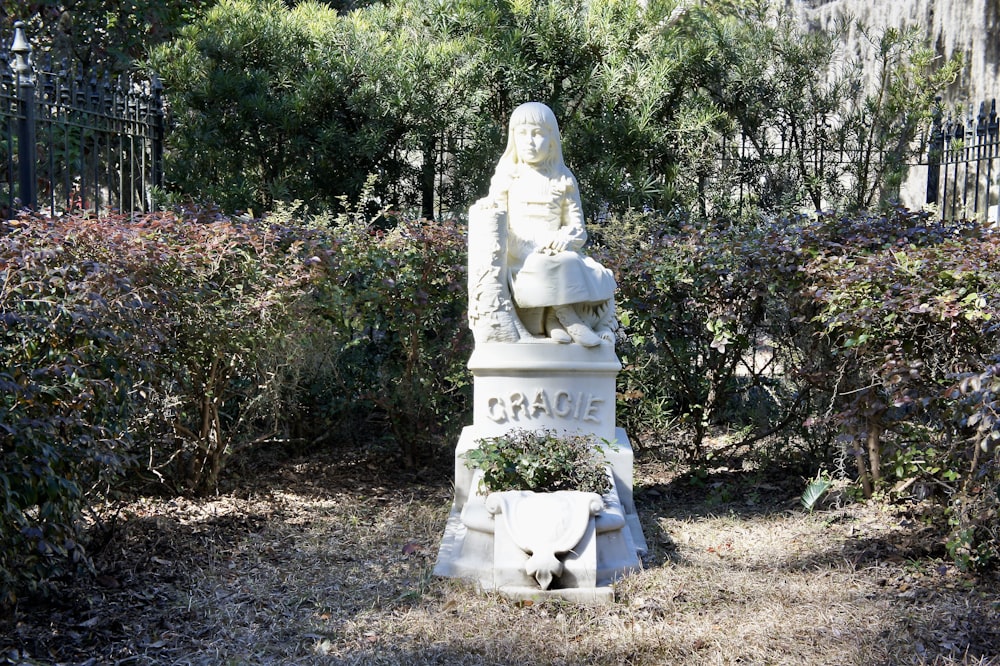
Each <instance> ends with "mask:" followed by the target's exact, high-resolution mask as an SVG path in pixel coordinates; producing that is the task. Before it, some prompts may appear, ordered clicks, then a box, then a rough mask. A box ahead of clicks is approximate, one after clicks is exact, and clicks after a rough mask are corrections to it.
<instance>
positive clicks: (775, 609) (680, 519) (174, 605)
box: [0, 452, 1000, 665]
mask: <svg viewBox="0 0 1000 666" xmlns="http://www.w3.org/2000/svg"><path fill="white" fill-rule="evenodd" d="M255 464H256V467H255V468H253V469H254V474H253V475H252V476H251V475H249V474H247V475H245V476H244V478H243V480H242V481H239V482H237V483H235V484H234V485H233V488H232V489H230V490H228V491H226V492H224V493H220V494H218V495H216V496H214V497H211V498H206V499H203V500H197V501H194V500H188V499H183V498H172V499H164V498H142V499H137V500H133V501H130V502H129V503H127V504H125V505H124V506H118V507H115V511H117V518H113V517H114V516H115V512H114V511H111V510H110V509H109V511H108V513H107V515H105V516H104V520H105V521H106V525H105V528H104V529H101V528H98V527H95V528H94V532H93V535H94V542H93V544H92V546H91V548H92V551H93V554H94V559H95V564H96V572H95V574H94V575H92V576H88V577H84V578H82V579H80V580H77V581H67V582H64V583H62V584H61V588H60V591H59V593H58V594H57V595H55V596H54V597H52V598H50V599H48V600H46V601H36V602H33V603H22V605H21V606H20V607H19V608H17V609H16V612H15V613H14V614H13V616H11V617H6V618H0V663H15V664H53V663H60V664H150V665H161V664H162V665H167V664H170V665H181V664H449V665H451V664H567V665H570V664H699V665H700V664H864V665H868V664H924V663H926V664H1000V585H998V579H997V578H996V577H995V576H982V577H974V576H970V575H966V574H962V573H960V572H959V571H957V570H956V569H955V568H954V567H953V566H952V565H950V564H949V563H948V561H947V560H946V559H943V555H944V553H943V550H942V548H941V542H940V529H939V527H937V526H935V525H934V524H928V522H927V519H926V518H922V517H921V515H922V514H921V512H920V511H919V509H920V507H919V506H917V505H910V506H896V507H889V506H886V505H880V504H875V503H873V504H869V505H864V506H862V505H849V506H846V507H841V508H827V509H825V510H822V511H817V512H815V513H812V514H809V513H806V512H804V511H803V510H802V509H801V507H799V506H798V503H797V494H798V493H799V492H800V491H801V488H802V480H801V479H799V478H781V477H775V476H774V475H771V476H770V477H769V476H768V475H766V474H762V473H756V474H719V475H714V476H709V477H707V478H704V479H699V480H698V481H699V482H698V483H692V481H691V477H689V476H682V475H679V474H678V472H677V471H676V466H670V465H665V464H662V463H659V462H657V461H655V460H643V456H641V455H640V460H639V464H638V465H637V470H636V486H637V495H636V503H637V506H638V510H639V513H640V516H641V519H642V521H643V528H644V530H645V533H646V537H647V541H648V542H649V545H650V553H649V556H648V557H647V558H646V561H645V568H644V570H643V571H641V572H639V573H637V574H634V575H632V576H629V577H628V578H626V579H625V580H623V581H621V582H620V583H619V584H618V585H617V586H616V601H615V603H614V604H611V605H608V606H602V607H587V606H575V605H572V604H566V603H560V602H544V603H536V604H528V603H516V602H512V601H508V600H506V599H504V598H502V597H498V596H496V595H482V594H479V593H477V592H476V591H475V590H474V589H472V588H471V587H470V586H469V585H466V584H464V583H462V582H460V581H454V580H442V579H438V578H434V577H433V576H432V575H431V569H432V567H433V565H434V559H435V556H436V551H437V546H438V542H439V539H440V537H441V534H442V531H443V527H444V522H445V518H446V515H447V513H448V508H449V504H450V502H451V497H452V493H451V489H450V487H449V485H448V479H449V477H448V474H449V469H448V468H449V466H450V462H442V463H441V469H439V470H436V471H433V472H430V471H424V472H423V473H422V474H415V473H403V472H398V471H393V470H394V469H395V465H393V464H392V463H391V462H389V461H387V460H386V459H385V458H378V457H375V456H369V457H365V455H363V454H359V453H358V452H352V453H346V452H342V453H340V454H337V455H334V454H329V453H326V454H319V455H312V456H303V457H299V458H291V459H286V460H281V461H276V460H272V461H270V462H268V461H257V462H256V463H255ZM112 520H113V521H114V522H113V523H112ZM112 525H113V529H110V527H111V526H112Z"/></svg>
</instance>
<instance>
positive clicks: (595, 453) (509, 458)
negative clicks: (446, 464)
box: [465, 429, 611, 495]
mask: <svg viewBox="0 0 1000 666" xmlns="http://www.w3.org/2000/svg"><path fill="white" fill-rule="evenodd" d="M478 444H479V447H478V448H476V449H473V450H471V451H469V452H468V453H466V454H465V457H466V461H465V464H466V465H467V466H468V467H469V468H470V469H479V470H481V471H482V472H483V479H482V488H483V489H484V490H486V491H488V492H500V491H504V490H534V491H538V492H555V491H557V490H582V491H585V492H594V493H598V494H600V495H603V494H604V493H606V492H608V491H609V490H611V477H610V475H609V474H608V468H607V465H608V461H607V459H606V458H605V456H604V448H602V446H601V443H600V442H598V441H597V440H596V439H595V438H594V437H593V436H588V435H570V436H567V435H562V434H560V433H557V432H555V431H552V430H521V429H515V430H511V431H510V432H507V433H505V434H503V435H500V436H498V437H484V438H482V439H480V440H478ZM604 444H605V445H606V446H608V443H607V442H604Z"/></svg>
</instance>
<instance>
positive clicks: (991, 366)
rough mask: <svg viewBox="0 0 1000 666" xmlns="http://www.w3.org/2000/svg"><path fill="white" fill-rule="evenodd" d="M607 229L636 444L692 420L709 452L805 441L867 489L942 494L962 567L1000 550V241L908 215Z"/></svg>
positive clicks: (695, 448)
mask: <svg viewBox="0 0 1000 666" xmlns="http://www.w3.org/2000/svg"><path fill="white" fill-rule="evenodd" d="M600 236H601V247H600V253H601V255H602V257H603V258H604V261H606V262H607V263H609V264H612V265H615V266H616V267H617V271H618V277H619V280H618V281H619V285H620V289H621V293H620V301H619V306H620V310H621V317H622V319H623V322H624V323H625V325H626V330H627V332H628V334H629V337H628V340H627V342H626V343H625V344H624V345H623V346H622V347H621V349H620V352H621V355H622V358H623V361H624V362H626V364H627V370H628V372H627V373H625V374H624V382H623V386H622V392H621V407H623V408H624V409H622V410H621V411H622V412H624V414H625V415H626V418H632V419H633V420H632V422H631V423H630V424H629V425H630V427H631V428H634V429H635V430H634V431H633V432H635V433H636V434H637V435H639V436H640V438H641V437H642V435H646V438H647V439H653V440H655V439H656V438H658V437H659V436H662V434H663V428H669V427H671V426H672V425H673V424H675V423H676V422H677V421H678V420H680V421H686V422H688V423H689V424H690V425H691V426H692V428H691V431H692V433H693V444H692V447H691V448H692V450H691V453H692V455H694V456H696V457H697V456H699V455H700V454H701V452H702V442H703V438H704V436H705V433H706V432H707V428H708V426H710V425H711V424H713V423H715V424H726V425H727V426H729V427H730V428H733V429H735V430H737V431H739V430H740V429H742V431H743V433H744V435H745V436H744V437H743V438H742V440H741V442H736V443H735V445H734V448H737V447H739V446H740V445H741V443H742V445H743V450H744V451H746V450H751V451H753V450H754V447H755V446H759V445H760V444H761V443H762V442H765V441H767V440H772V441H773V440H774V437H772V436H774V435H782V436H783V437H784V439H781V440H779V441H788V440H789V438H792V437H795V438H797V439H798V440H799V442H804V443H805V444H807V445H813V448H812V451H811V455H812V456H814V464H817V465H818V464H820V463H823V462H825V464H826V465H828V466H829V467H831V468H840V470H841V471H840V473H841V474H842V475H848V476H850V477H851V478H852V479H853V480H855V481H857V482H858V484H859V488H860V493H862V494H864V495H865V496H871V495H872V494H873V493H876V492H885V491H887V490H892V489H899V490H898V491H897V492H904V491H907V492H909V493H914V494H916V495H919V496H923V495H927V494H930V495H932V496H936V497H938V498H939V499H940V500H941V505H942V506H943V507H945V509H946V513H947V516H948V520H949V521H950V522H951V524H952V526H953V531H952V534H951V537H950V539H949V541H948V548H949V550H950V551H951V553H952V555H953V556H954V557H955V558H956V559H957V560H958V561H960V562H961V563H963V564H966V565H976V564H983V563H985V562H987V561H989V560H991V559H995V558H996V557H997V556H998V555H1000V550H998V546H997V543H998V540H997V536H998V534H1000V521H998V520H997V509H998V508H1000V499H998V484H1000V458H998V447H997V441H998V440H1000V420H998V418H997V413H998V404H1000V403H998V402H997V387H998V383H1000V382H998V380H997V363H998V362H1000V301H998V300H997V294H1000V234H998V233H997V232H996V231H991V230H988V229H985V228H983V227H980V226H977V225H975V224H972V223H955V224H949V225H942V224H941V223H938V222H932V221H931V220H929V219H928V217H927V216H926V215H923V214H918V213H913V212H910V211H906V210H903V209H897V210H893V211H890V212H889V213H887V214H885V215H874V216H872V215H858V216H854V217H844V218H841V217H837V216H833V215H819V216H814V217H801V218H794V219H780V220H769V221H762V222H760V223H759V224H757V225H754V226H749V227H736V226H731V225H727V224H723V223H709V224H704V225H697V226H696V225H686V224H683V223H673V224H671V223H669V222H667V221H664V220H662V219H658V218H656V217H649V216H631V217H629V218H627V219H625V220H621V221H618V222H617V223H616V224H613V225H609V226H608V227H606V228H604V229H602V230H601V231H600ZM636 417H638V418H636ZM658 428H659V429H658ZM651 429H652V431H651V432H650V430H651ZM816 444H819V446H816ZM757 450H758V452H760V450H759V449H757ZM845 463H846V466H847V467H848V469H847V470H845V469H844V466H845Z"/></svg>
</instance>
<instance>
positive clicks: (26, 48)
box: [10, 21, 35, 85]
mask: <svg viewBox="0 0 1000 666" xmlns="http://www.w3.org/2000/svg"><path fill="white" fill-rule="evenodd" d="M10 52H11V53H13V54H14V64H13V65H11V67H12V68H13V69H14V72H15V73H16V74H17V78H18V79H19V80H20V81H21V83H22V85H24V84H31V83H33V82H34V76H35V68H34V66H33V65H32V64H31V44H30V43H29V42H28V38H27V37H25V35H24V21H18V22H17V23H15V24H14V43H13V44H12V45H11V47H10Z"/></svg>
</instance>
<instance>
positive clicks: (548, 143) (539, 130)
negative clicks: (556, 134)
mask: <svg viewBox="0 0 1000 666" xmlns="http://www.w3.org/2000/svg"><path fill="white" fill-rule="evenodd" d="M514 147H515V148H516V149H517V158H518V160H520V161H522V162H525V163H527V164H530V165H532V166H536V165H538V164H542V163H544V162H545V160H546V159H548V157H549V153H550V152H551V150H552V136H551V133H550V132H549V129H548V128H547V127H544V126H542V125H536V124H535V123H524V124H523V125H518V126H517V127H516V128H514Z"/></svg>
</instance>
